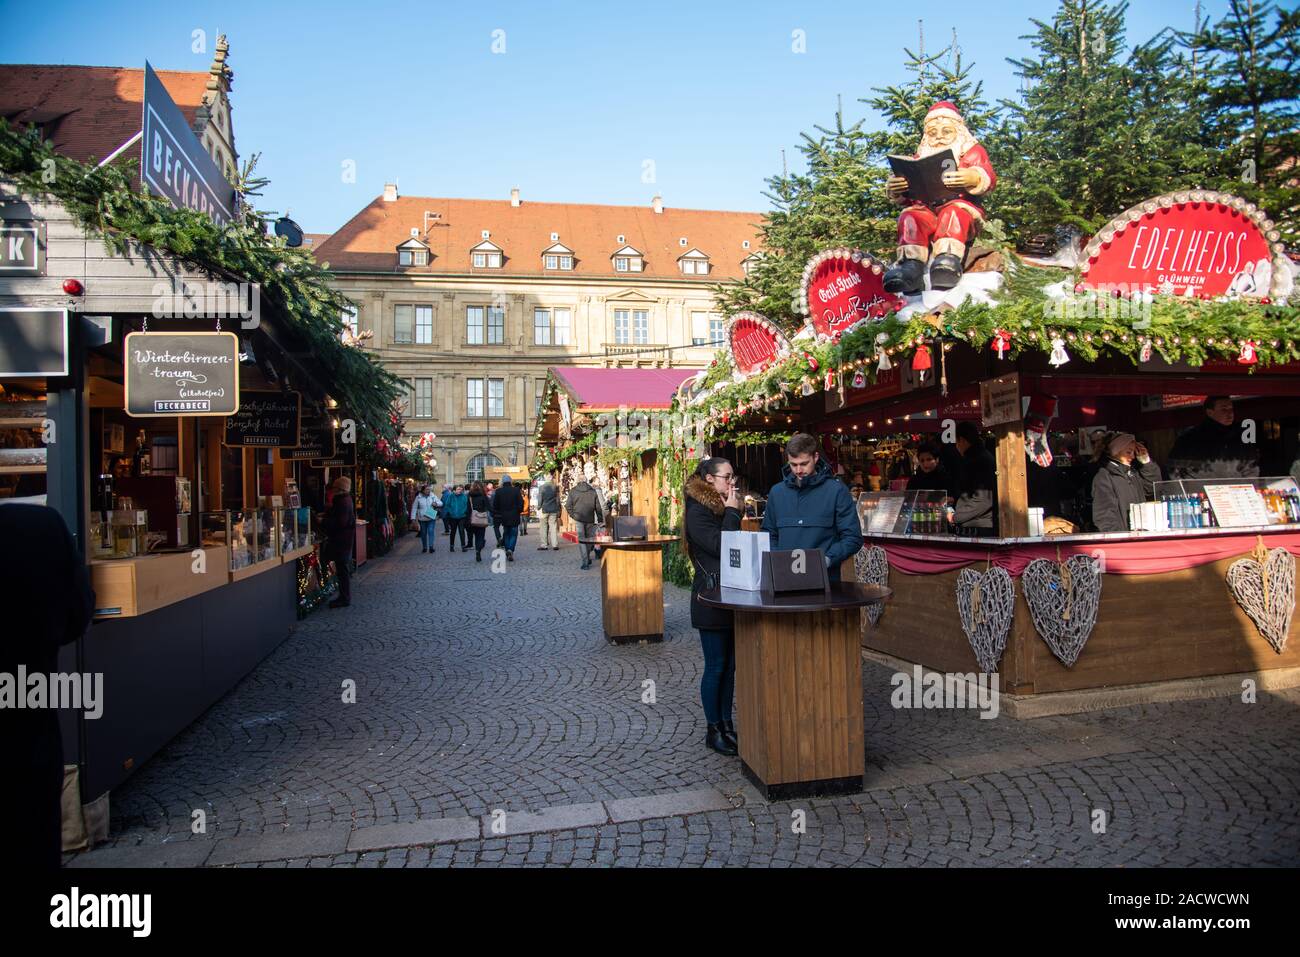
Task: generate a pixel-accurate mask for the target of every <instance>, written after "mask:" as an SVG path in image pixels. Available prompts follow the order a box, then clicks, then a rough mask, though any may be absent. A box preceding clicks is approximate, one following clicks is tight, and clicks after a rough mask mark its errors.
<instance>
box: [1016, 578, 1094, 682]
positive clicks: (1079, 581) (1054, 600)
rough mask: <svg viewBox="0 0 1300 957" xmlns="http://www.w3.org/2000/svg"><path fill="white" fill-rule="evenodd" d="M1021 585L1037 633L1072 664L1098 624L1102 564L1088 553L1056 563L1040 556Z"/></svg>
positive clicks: (1057, 653) (1061, 657)
mask: <svg viewBox="0 0 1300 957" xmlns="http://www.w3.org/2000/svg"><path fill="white" fill-rule="evenodd" d="M1020 587H1021V588H1022V589H1023V590H1024V593H1025V602H1026V603H1027V604H1028V605H1029V611H1030V613H1031V614H1032V615H1033V618H1034V627H1035V628H1036V629H1037V630H1038V634H1039V635H1041V636H1042V639H1043V640H1044V641H1045V642H1047V647H1049V648H1051V649H1052V654H1054V655H1056V657H1057V658H1059V659H1060V660H1061V663H1062V664H1064V665H1065V667H1067V668H1069V667H1071V666H1073V665H1074V663H1075V661H1077V660H1078V658H1079V652H1081V651H1083V646H1084V645H1085V644H1086V643H1087V641H1088V636H1089V635H1091V634H1092V629H1093V626H1094V625H1096V624H1097V607H1098V606H1099V605H1100V604H1101V566H1100V565H1099V564H1098V563H1097V561H1096V560H1095V559H1093V558H1089V557H1088V556H1087V555H1072V556H1071V557H1070V558H1069V559H1067V560H1066V561H1065V562H1063V563H1061V564H1059V565H1058V564H1057V563H1056V562H1049V561H1048V560H1047V559H1045V558H1039V559H1036V560H1034V561H1032V562H1030V563H1029V565H1028V566H1027V567H1026V568H1025V573H1024V575H1023V576H1022V577H1021V580H1020Z"/></svg>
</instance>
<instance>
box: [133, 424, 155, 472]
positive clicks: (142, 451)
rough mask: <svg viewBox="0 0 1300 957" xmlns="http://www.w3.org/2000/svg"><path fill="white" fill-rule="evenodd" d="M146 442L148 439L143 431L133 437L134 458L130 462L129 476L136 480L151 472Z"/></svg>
mask: <svg viewBox="0 0 1300 957" xmlns="http://www.w3.org/2000/svg"><path fill="white" fill-rule="evenodd" d="M148 442H149V437H148V436H147V435H145V431H144V429H141V430H140V432H139V434H137V435H136V437H135V456H134V458H133V459H132V462H131V475H132V476H134V477H136V478H139V477H140V476H141V475H149V474H150V472H151V471H152V469H151V465H150V455H149V448H148Z"/></svg>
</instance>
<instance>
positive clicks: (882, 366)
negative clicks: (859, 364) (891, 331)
mask: <svg viewBox="0 0 1300 957" xmlns="http://www.w3.org/2000/svg"><path fill="white" fill-rule="evenodd" d="M888 341H889V335H888V334H887V333H884V332H882V333H880V334H879V335H878V336H876V357H877V361H876V371H877V372H888V371H889V370H890V369H892V368H893V367H894V364H893V363H892V362H890V361H889V355H888V353H886V351H885V343H886V342H888Z"/></svg>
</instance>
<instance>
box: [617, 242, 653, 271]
mask: <svg viewBox="0 0 1300 957" xmlns="http://www.w3.org/2000/svg"><path fill="white" fill-rule="evenodd" d="M612 258H613V260H614V272H641V271H642V270H643V269H644V267H645V256H644V255H642V253H641V250H639V249H635V248H633V247H632V246H624V247H623V248H622V249H620V250H618V251H617V252H616V253H614V255H613V257H612Z"/></svg>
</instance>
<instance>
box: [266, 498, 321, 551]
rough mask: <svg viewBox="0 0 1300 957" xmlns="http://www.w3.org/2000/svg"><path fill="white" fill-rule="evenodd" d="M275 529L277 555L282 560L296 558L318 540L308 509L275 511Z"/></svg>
mask: <svg viewBox="0 0 1300 957" xmlns="http://www.w3.org/2000/svg"><path fill="white" fill-rule="evenodd" d="M275 527H276V546H277V553H278V554H279V555H280V556H281V557H282V558H298V557H300V556H301V555H302V554H304V553H305V552H306V551H308V550H309V549H310V548H311V547H312V546H313V545H315V544H316V542H317V540H318V538H317V535H316V533H315V532H314V531H313V529H312V522H311V509H310V508H277V509H275Z"/></svg>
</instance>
